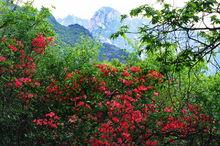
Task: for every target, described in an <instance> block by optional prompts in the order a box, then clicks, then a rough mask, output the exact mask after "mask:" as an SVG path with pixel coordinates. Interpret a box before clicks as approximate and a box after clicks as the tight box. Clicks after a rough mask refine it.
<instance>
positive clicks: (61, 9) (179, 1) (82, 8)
mask: <svg viewBox="0 0 220 146" xmlns="http://www.w3.org/2000/svg"><path fill="white" fill-rule="evenodd" d="M167 1H168V2H170V3H171V4H172V5H174V6H182V5H183V4H184V2H185V1H186V0H167ZM146 3H148V4H150V5H152V6H155V7H159V4H158V3H157V4H156V0H35V1H34V6H35V7H37V8H41V7H42V6H44V7H48V8H50V9H51V11H52V14H53V15H54V16H55V17H56V18H63V17H65V16H67V15H74V16H77V17H80V18H84V19H90V18H91V17H92V16H93V15H94V13H95V11H97V10H98V9H99V8H101V7H103V6H108V7H112V8H114V9H116V10H118V11H119V12H120V13H121V14H128V13H129V11H130V10H131V9H133V8H136V7H138V6H140V5H143V4H146Z"/></svg>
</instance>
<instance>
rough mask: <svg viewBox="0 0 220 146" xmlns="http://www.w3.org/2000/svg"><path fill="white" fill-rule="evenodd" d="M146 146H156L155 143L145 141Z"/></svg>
mask: <svg viewBox="0 0 220 146" xmlns="http://www.w3.org/2000/svg"><path fill="white" fill-rule="evenodd" d="M146 146H157V141H152V140H147V141H146Z"/></svg>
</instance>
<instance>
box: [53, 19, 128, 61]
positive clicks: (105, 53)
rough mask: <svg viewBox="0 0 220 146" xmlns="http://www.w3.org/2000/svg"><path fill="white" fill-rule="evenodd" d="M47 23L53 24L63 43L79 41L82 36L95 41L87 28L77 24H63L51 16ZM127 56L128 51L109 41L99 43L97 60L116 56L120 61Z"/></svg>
mask: <svg viewBox="0 0 220 146" xmlns="http://www.w3.org/2000/svg"><path fill="white" fill-rule="evenodd" d="M49 23H50V24H51V25H52V26H53V29H54V31H55V32H56V33H57V35H58V38H59V39H60V41H61V42H62V44H63V45H65V44H67V45H74V44H76V43H79V42H80V40H81V39H82V38H87V39H91V40H93V41H95V39H94V38H93V36H92V34H91V33H90V32H89V30H88V29H86V28H84V27H83V26H81V25H79V24H71V25H69V26H63V25H61V24H60V23H58V22H57V21H56V19H55V18H54V17H53V16H51V17H49ZM127 56H128V53H127V52H126V51H123V50H122V49H120V48H118V47H116V46H115V45H112V44H109V43H103V44H101V48H100V52H99V60H112V59H113V58H117V59H119V60H120V61H124V60H125V59H124V57H127Z"/></svg>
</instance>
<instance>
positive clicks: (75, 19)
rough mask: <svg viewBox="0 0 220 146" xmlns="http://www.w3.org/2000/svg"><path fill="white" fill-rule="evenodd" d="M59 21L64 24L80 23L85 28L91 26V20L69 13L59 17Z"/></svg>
mask: <svg viewBox="0 0 220 146" xmlns="http://www.w3.org/2000/svg"><path fill="white" fill-rule="evenodd" d="M57 21H58V22H59V23H60V24H61V25H64V26H69V25H71V24H79V25H81V26H83V27H85V28H88V27H89V21H88V20H86V19H81V18H78V17H76V16H73V15H68V16H66V17H65V18H58V19H57Z"/></svg>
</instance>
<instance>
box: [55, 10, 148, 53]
mask: <svg viewBox="0 0 220 146" xmlns="http://www.w3.org/2000/svg"><path fill="white" fill-rule="evenodd" d="M59 22H60V23H61V24H64V25H67V24H68V25H69V24H70V23H72V24H80V25H82V26H83V27H85V28H86V29H88V30H89V31H90V32H91V34H92V36H93V37H94V38H95V39H97V40H99V41H101V42H103V43H110V44H112V45H115V46H117V47H119V48H122V49H125V50H128V51H132V50H133V48H132V46H131V45H130V44H128V42H127V41H126V40H124V39H123V38H122V37H119V38H117V39H115V40H111V39H110V36H111V35H112V34H113V33H115V32H117V31H118V30H119V28H120V26H121V25H122V23H121V14H120V13H119V12H118V11H117V10H115V9H113V8H110V7H102V8H100V9H99V10H98V11H96V12H95V14H94V15H93V17H92V18H91V19H90V20H85V19H80V18H77V17H75V16H67V17H65V18H63V19H59ZM147 23H148V22H147V20H143V19H140V18H135V19H131V18H127V19H126V20H125V21H124V23H123V24H125V25H128V26H129V27H130V31H131V32H137V28H138V27H139V26H141V25H142V24H147ZM127 37H128V38H129V39H131V40H133V41H136V40H138V36H137V35H136V34H128V35H127Z"/></svg>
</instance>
